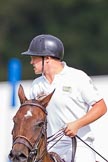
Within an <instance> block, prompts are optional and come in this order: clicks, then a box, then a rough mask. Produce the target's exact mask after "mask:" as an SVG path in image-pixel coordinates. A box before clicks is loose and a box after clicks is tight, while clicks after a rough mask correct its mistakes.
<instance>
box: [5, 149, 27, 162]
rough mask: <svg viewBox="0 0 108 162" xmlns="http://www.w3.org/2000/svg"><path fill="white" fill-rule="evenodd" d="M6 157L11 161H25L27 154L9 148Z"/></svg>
mask: <svg viewBox="0 0 108 162" xmlns="http://www.w3.org/2000/svg"><path fill="white" fill-rule="evenodd" d="M8 157H9V159H10V160H11V162H27V156H26V155H25V154H24V153H22V152H15V151H13V150H11V151H10V153H9V156H8Z"/></svg>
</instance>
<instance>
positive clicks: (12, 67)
mask: <svg viewBox="0 0 108 162" xmlns="http://www.w3.org/2000/svg"><path fill="white" fill-rule="evenodd" d="M21 75H22V64H21V61H20V60H19V59H17V58H11V59H10V60H9V62H8V81H9V83H10V84H11V86H12V97H11V106H12V107H15V106H16V85H17V82H18V81H20V80H21Z"/></svg>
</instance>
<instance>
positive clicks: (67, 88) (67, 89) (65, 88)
mask: <svg viewBox="0 0 108 162" xmlns="http://www.w3.org/2000/svg"><path fill="white" fill-rule="evenodd" d="M63 91H64V92H70V93H71V92H72V87H69V86H63Z"/></svg>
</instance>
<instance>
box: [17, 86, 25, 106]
mask: <svg viewBox="0 0 108 162" xmlns="http://www.w3.org/2000/svg"><path fill="white" fill-rule="evenodd" d="M18 96H19V99H20V103H21V104H23V103H24V102H25V101H26V100H27V98H26V96H25V93H24V89H23V87H22V85H21V84H20V86H19V89H18Z"/></svg>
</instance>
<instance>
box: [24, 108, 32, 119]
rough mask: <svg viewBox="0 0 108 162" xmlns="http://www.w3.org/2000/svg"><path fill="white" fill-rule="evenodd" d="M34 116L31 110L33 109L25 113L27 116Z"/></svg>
mask: <svg viewBox="0 0 108 162" xmlns="http://www.w3.org/2000/svg"><path fill="white" fill-rule="evenodd" d="M32 116H33V114H32V112H31V110H28V111H27V112H26V114H25V115H24V117H25V118H29V117H32Z"/></svg>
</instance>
